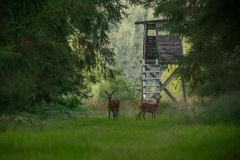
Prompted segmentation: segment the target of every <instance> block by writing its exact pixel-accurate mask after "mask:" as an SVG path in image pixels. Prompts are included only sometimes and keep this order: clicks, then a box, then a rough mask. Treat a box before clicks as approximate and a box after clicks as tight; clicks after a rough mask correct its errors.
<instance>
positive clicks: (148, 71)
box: [142, 70, 159, 73]
mask: <svg viewBox="0 0 240 160" xmlns="http://www.w3.org/2000/svg"><path fill="white" fill-rule="evenodd" d="M158 72H159V70H158V71H143V72H142V73H158Z"/></svg>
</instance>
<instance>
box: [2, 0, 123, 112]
mask: <svg viewBox="0 0 240 160" xmlns="http://www.w3.org/2000/svg"><path fill="white" fill-rule="evenodd" d="M125 8H126V6H125V5H122V4H121V3H120V2H119V1H118V0H88V1H85V0H2V1H1V2H0V15H1V19H0V84H1V85H0V108H1V109H6V108H7V107H10V108H19V107H25V106H33V105H35V104H36V103H41V102H43V101H45V102H47V103H49V102H51V101H53V100H54V99H55V98H57V97H59V96H62V95H68V94H71V95H73V96H74V95H75V96H81V97H86V96H87V93H88V89H89V88H88V84H89V82H97V81H99V80H101V79H107V78H109V77H114V73H115V72H114V70H113V69H112V68H110V67H109V66H110V65H112V64H113V63H114V55H115V54H114V52H113V50H112V49H111V48H108V44H109V39H108V35H107V34H108V32H109V23H117V22H119V21H120V20H121V19H122V18H123V16H126V13H125V12H124V9H125Z"/></svg>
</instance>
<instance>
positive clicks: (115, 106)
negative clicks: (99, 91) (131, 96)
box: [105, 91, 120, 119]
mask: <svg viewBox="0 0 240 160" xmlns="http://www.w3.org/2000/svg"><path fill="white" fill-rule="evenodd" d="M105 93H106V95H107V96H108V100H109V101H108V119H109V118H110V112H111V111H112V112H113V118H114V119H115V118H116V117H117V118H118V110H119V106H120V101H119V100H117V99H113V100H112V95H113V94H114V91H113V92H112V93H108V92H107V91H105ZM115 112H116V113H115Z"/></svg>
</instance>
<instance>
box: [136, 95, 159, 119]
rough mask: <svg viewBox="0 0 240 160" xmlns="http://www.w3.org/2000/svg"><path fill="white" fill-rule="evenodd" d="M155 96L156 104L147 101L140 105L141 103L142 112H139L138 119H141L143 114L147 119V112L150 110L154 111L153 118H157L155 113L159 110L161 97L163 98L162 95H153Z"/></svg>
mask: <svg viewBox="0 0 240 160" xmlns="http://www.w3.org/2000/svg"><path fill="white" fill-rule="evenodd" d="M153 98H154V99H155V100H156V104H150V103H147V102H141V103H140V105H139V109H140V113H139V114H138V119H140V116H141V114H142V117H143V119H145V114H146V112H150V113H152V119H154V120H155V114H156V112H157V110H158V107H159V102H160V99H161V98H162V96H160V97H159V98H157V97H155V96H153Z"/></svg>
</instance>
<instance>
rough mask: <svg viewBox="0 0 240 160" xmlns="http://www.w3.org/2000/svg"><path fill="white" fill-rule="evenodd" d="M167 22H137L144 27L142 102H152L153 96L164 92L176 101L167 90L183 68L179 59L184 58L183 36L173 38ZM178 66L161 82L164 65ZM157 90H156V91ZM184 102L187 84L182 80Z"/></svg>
mask: <svg viewBox="0 0 240 160" xmlns="http://www.w3.org/2000/svg"><path fill="white" fill-rule="evenodd" d="M166 22H167V21H166V20H153V21H141V22H135V24H136V25H137V24H143V25H144V39H143V56H142V60H141V63H142V100H143V101H151V100H153V99H152V97H153V95H156V94H157V95H160V93H161V91H162V90H164V91H165V92H166V94H167V95H168V96H169V97H170V98H171V99H172V100H173V101H176V99H175V98H174V97H173V95H172V94H171V93H170V92H169V91H168V90H167V89H166V86H167V85H168V84H169V83H170V81H171V80H172V79H173V78H174V76H175V74H176V71H177V70H178V69H179V68H180V67H181V63H180V61H179V58H181V57H182V56H183V48H182V38H181V36H171V35H169V34H168V32H167V31H168V30H167V28H164V27H165V25H164V24H165V23H166ZM170 64H176V65H178V67H177V69H175V70H174V71H173V73H172V74H171V75H170V76H169V77H168V78H167V80H166V81H165V82H164V83H162V82H160V80H159V76H160V71H159V70H160V68H161V66H162V65H165V66H166V65H170ZM154 88H155V89H154ZM182 88H183V94H184V100H186V94H185V83H184V79H183V78H182Z"/></svg>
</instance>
